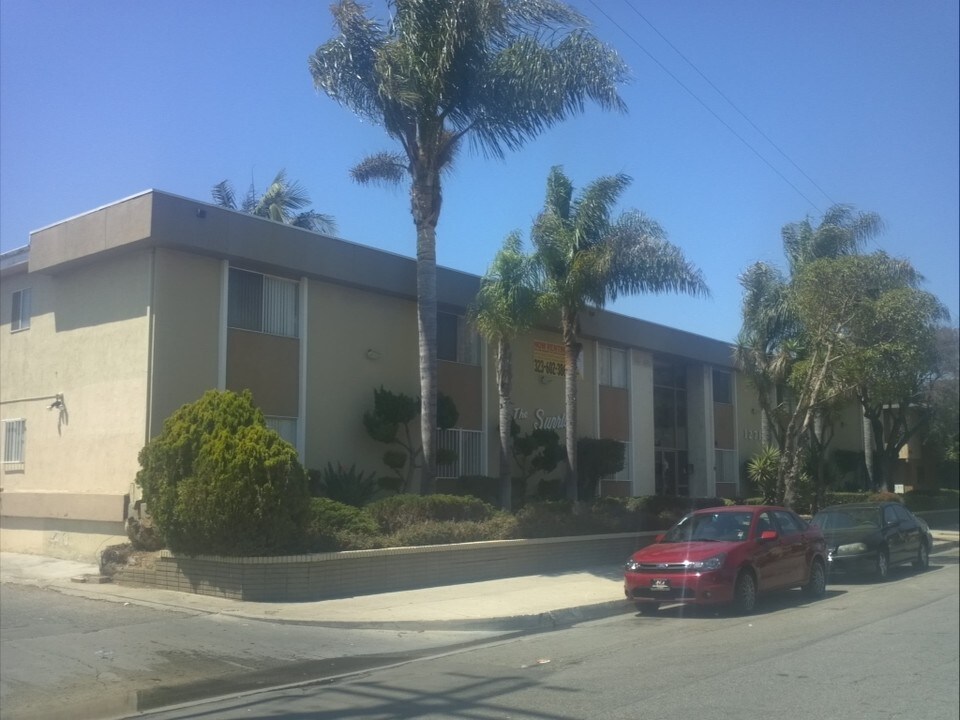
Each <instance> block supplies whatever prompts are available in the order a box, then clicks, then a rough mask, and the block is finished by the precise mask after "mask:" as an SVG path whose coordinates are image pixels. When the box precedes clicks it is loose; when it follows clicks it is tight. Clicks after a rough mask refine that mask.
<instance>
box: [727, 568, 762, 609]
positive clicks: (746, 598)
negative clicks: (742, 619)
mask: <svg viewBox="0 0 960 720" xmlns="http://www.w3.org/2000/svg"><path fill="white" fill-rule="evenodd" d="M756 606H757V581H756V580H754V578H753V573H751V572H750V571H748V570H742V571H741V572H740V574H739V575H737V583H736V585H734V586H733V609H734V610H735V611H736V612H738V613H739V614H740V615H749V614H750V613H752V612H753V610H754V608H755V607H756Z"/></svg>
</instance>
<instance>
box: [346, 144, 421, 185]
mask: <svg viewBox="0 0 960 720" xmlns="http://www.w3.org/2000/svg"><path fill="white" fill-rule="evenodd" d="M407 175H408V166H407V162H406V158H405V157H404V156H403V155H401V154H399V153H391V152H378V153H374V154H373V155H368V156H367V157H365V158H364V159H363V160H361V161H360V162H359V163H357V165H355V166H354V167H353V169H352V170H350V177H352V178H353V179H354V181H355V182H358V183H363V184H367V183H382V184H384V185H398V184H399V183H400V182H401V181H402V180H403V179H404V178H405V177H407Z"/></svg>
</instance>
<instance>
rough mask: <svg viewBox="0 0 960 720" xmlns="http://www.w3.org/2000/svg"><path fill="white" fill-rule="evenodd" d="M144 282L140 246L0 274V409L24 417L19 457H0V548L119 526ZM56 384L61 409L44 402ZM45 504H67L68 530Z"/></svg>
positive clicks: (136, 439) (136, 397) (140, 414)
mask: <svg viewBox="0 0 960 720" xmlns="http://www.w3.org/2000/svg"><path fill="white" fill-rule="evenodd" d="M149 285H150V283H149V252H148V251H136V252H132V253H128V254H125V255H122V256H113V257H111V258H109V259H108V258H104V260H103V261H102V262H100V263H98V264H96V265H93V264H86V265H81V266H77V267H74V268H72V269H70V270H68V271H65V272H62V273H60V274H58V275H55V276H48V275H42V274H37V273H32V274H21V275H13V276H10V277H7V278H5V279H4V283H3V289H2V298H3V300H2V307H0V312H2V313H3V315H2V317H3V320H4V322H3V324H2V325H0V338H2V341H0V379H2V380H0V415H2V417H3V418H4V419H10V418H24V419H25V420H26V443H25V451H24V455H25V462H24V463H23V465H22V467H21V466H15V467H11V466H4V467H2V468H0V483H2V487H3V496H2V497H3V501H2V502H3V505H2V506H0V512H2V514H3V515H4V519H3V528H4V532H3V544H4V547H5V548H8V549H17V548H21V549H29V548H36V547H44V548H46V547H48V546H49V550H50V551H51V552H58V554H61V555H66V556H71V557H76V556H77V553H78V552H80V551H79V550H78V549H77V548H79V547H80V546H81V545H83V546H84V547H86V546H87V545H89V544H90V542H93V543H94V544H96V545H99V544H100V541H99V540H91V539H90V538H84V537H83V533H84V532H86V531H87V530H90V529H91V528H86V530H84V528H83V523H91V522H92V523H95V524H97V528H96V533H95V534H102V535H110V532H111V531H116V532H122V523H123V520H124V516H123V507H124V501H123V499H124V496H125V495H126V494H127V493H128V491H129V488H130V484H131V483H132V482H133V479H134V476H135V474H136V470H137V453H138V451H139V450H140V448H141V447H142V446H143V442H144V433H145V431H144V428H145V426H146V399H147V367H148V363H147V357H148V338H149V332H148V321H147V319H148V304H149V294H148V288H149ZM27 286H29V287H30V288H31V305H32V313H31V315H32V317H31V325H30V328H29V329H28V330H25V331H21V332H16V333H11V332H10V326H9V318H10V309H9V305H10V302H11V296H12V293H13V292H14V291H15V290H17V289H20V288H23V287H27ZM57 394H62V395H63V408H62V410H59V409H56V408H54V409H48V407H49V405H50V404H51V402H52V396H55V395H57ZM44 495H51V496H54V497H51V498H50V502H46V503H44V502H40V501H39V500H40V499H42V498H43V496H44ZM56 507H63V508H72V509H71V510H70V511H69V512H68V513H67V515H69V517H68V518H66V519H68V520H69V523H70V528H72V530H71V529H67V528H66V526H64V525H63V524H62V523H61V525H60V526H55V520H54V518H55V517H56V516H55V515H54V511H53V510H52V509H51V508H56ZM59 517H60V518H61V519H63V518H65V516H64V515H63V514H60V516H59ZM104 523H106V525H104ZM104 528H106V532H104ZM78 533H79V534H78Z"/></svg>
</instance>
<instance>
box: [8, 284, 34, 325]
mask: <svg viewBox="0 0 960 720" xmlns="http://www.w3.org/2000/svg"><path fill="white" fill-rule="evenodd" d="M29 328H30V288H24V289H23V290H17V291H16V292H15V293H13V309H12V310H11V312H10V332H17V331H18V330H28V329H29Z"/></svg>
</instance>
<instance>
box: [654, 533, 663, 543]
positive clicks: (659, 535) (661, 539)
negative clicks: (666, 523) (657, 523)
mask: <svg viewBox="0 0 960 720" xmlns="http://www.w3.org/2000/svg"><path fill="white" fill-rule="evenodd" d="M664 535H666V533H658V534H657V536H656V537H655V538H653V541H654V542H663V537H664Z"/></svg>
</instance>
